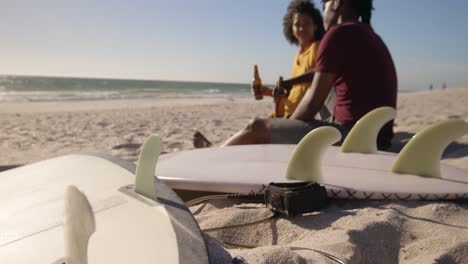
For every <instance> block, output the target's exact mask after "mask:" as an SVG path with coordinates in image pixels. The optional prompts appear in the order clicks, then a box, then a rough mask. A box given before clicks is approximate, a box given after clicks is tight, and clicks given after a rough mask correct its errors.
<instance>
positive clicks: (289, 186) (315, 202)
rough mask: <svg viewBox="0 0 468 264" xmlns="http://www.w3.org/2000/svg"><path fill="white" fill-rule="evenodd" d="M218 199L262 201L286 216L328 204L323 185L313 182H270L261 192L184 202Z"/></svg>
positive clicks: (191, 201) (194, 200) (192, 201)
mask: <svg viewBox="0 0 468 264" xmlns="http://www.w3.org/2000/svg"><path fill="white" fill-rule="evenodd" d="M220 199H233V200H238V201H242V202H253V203H264V204H265V205H266V207H267V208H268V209H270V210H271V211H273V212H275V213H277V214H281V215H285V216H287V217H294V216H296V215H301V214H305V213H310V212H314V211H317V210H319V209H322V208H324V207H326V206H328V204H329V199H328V196H327V190H326V189H325V187H323V186H321V185H319V184H317V183H313V182H292V183H270V184H268V186H266V189H265V191H264V192H262V193H249V194H240V193H233V194H219V195H209V196H203V197H199V198H196V199H193V200H190V201H188V202H187V203H186V204H187V206H193V205H196V204H199V203H202V202H205V201H208V200H220Z"/></svg>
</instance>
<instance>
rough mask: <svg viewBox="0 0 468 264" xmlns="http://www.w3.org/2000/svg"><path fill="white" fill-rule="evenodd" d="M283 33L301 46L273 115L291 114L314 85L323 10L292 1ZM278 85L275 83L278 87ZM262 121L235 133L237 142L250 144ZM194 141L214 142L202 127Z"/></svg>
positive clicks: (198, 145) (266, 90)
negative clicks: (256, 125) (209, 139)
mask: <svg viewBox="0 0 468 264" xmlns="http://www.w3.org/2000/svg"><path fill="white" fill-rule="evenodd" d="M283 33H284V36H285V37H286V39H287V40H288V42H289V43H291V44H293V45H297V46H298V47H299V51H298V52H297V54H296V55H295V57H294V60H293V68H292V72H291V79H288V80H284V81H283V82H282V83H281V84H280V85H281V88H284V89H285V91H287V93H286V95H287V96H286V97H282V98H281V100H280V101H279V104H280V105H279V110H280V111H278V112H280V115H279V116H275V112H273V113H271V114H270V115H269V117H270V118H273V117H285V118H287V117H289V116H290V115H291V114H292V113H293V112H294V110H295V109H296V107H297V105H298V104H299V102H300V101H301V99H302V97H303V96H304V94H305V92H306V90H307V89H308V88H309V87H310V85H311V82H312V79H313V76H314V72H313V71H312V69H313V68H314V67H315V62H316V59H317V51H318V47H319V44H320V40H321V39H322V37H323V36H324V34H325V29H324V27H323V19H322V15H321V14H320V11H319V10H318V9H317V8H315V6H314V4H313V3H311V2H310V0H293V1H292V2H291V3H290V4H289V6H288V9H287V11H286V14H285V16H284V18H283ZM252 88H253V87H252ZM278 88H279V87H276V88H275V89H278ZM261 92H262V94H263V95H264V96H273V94H274V89H272V88H269V87H266V86H262V89H261ZM324 112H325V113H324ZM326 112H327V109H326V108H324V109H323V111H322V112H321V116H322V117H324V116H325V117H326V116H327V115H328V116H329V115H330V114H329V113H326ZM263 121H264V119H259V118H256V119H254V120H253V121H251V122H250V123H249V125H248V126H247V127H246V128H244V129H243V130H241V131H239V132H238V133H237V134H236V135H234V136H233V138H235V142H238V144H249V143H250V142H251V140H250V136H249V135H250V134H249V133H248V132H247V131H250V130H251V127H252V126H253V125H255V123H258V122H263ZM233 138H231V139H233ZM244 139H245V140H244ZM229 141H230V140H228V142H229ZM193 143H194V146H195V147H196V148H202V147H209V146H211V143H210V142H209V141H208V140H207V139H206V138H205V137H204V136H203V135H202V134H201V133H200V132H199V131H196V132H195V134H194V136H193Z"/></svg>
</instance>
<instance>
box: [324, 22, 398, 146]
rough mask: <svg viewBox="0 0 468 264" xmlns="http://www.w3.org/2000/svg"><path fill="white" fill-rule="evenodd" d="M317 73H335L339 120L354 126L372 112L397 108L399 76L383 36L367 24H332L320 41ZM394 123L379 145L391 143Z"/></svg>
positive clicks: (386, 128) (381, 135)
mask: <svg viewBox="0 0 468 264" xmlns="http://www.w3.org/2000/svg"><path fill="white" fill-rule="evenodd" d="M315 71H316V72H326V73H334V74H336V75H337V77H338V78H337V80H336V82H335V91H336V101H335V107H334V112H335V113H334V114H335V120H336V121H337V122H338V123H340V124H342V125H344V126H345V127H346V128H348V129H350V128H351V127H352V126H353V125H354V124H355V123H356V122H357V121H358V120H359V119H360V118H361V117H362V116H364V115H365V114H366V113H368V112H369V111H371V110H373V109H375V108H378V107H381V106H391V107H394V108H396V100H397V76H396V71H395V66H394V64H393V60H392V57H391V55H390V52H389V51H388V48H387V46H386V45H385V44H384V42H383V41H382V39H381V38H380V37H379V36H378V35H377V34H376V33H375V32H374V30H373V29H372V28H371V27H370V26H369V25H367V24H363V23H358V22H346V23H343V24H339V25H335V26H333V27H331V28H330V29H329V30H328V32H327V33H326V34H325V36H324V37H323V39H322V41H321V42H320V46H319V50H318V57H317V64H316V67H315ZM392 137H393V122H390V123H388V124H387V125H385V126H384V127H383V129H382V131H381V133H380V134H379V140H378V141H379V146H385V145H389V144H390V141H391V139H392Z"/></svg>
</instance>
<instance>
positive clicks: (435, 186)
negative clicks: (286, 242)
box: [155, 145, 468, 200]
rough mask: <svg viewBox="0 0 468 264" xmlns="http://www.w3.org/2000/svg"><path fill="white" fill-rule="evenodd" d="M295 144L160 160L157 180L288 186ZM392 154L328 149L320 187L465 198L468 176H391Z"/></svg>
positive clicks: (182, 186)
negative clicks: (284, 184) (439, 177)
mask: <svg viewBox="0 0 468 264" xmlns="http://www.w3.org/2000/svg"><path fill="white" fill-rule="evenodd" d="M295 147H296V145H248V146H230V147H222V148H206V149H195V150H188V151H183V152H177V153H171V154H166V155H161V156H160V158H159V160H158V163H157V165H156V172H155V174H156V176H157V177H158V178H159V179H160V180H161V181H163V182H164V183H166V184H167V185H168V186H169V187H171V188H173V189H177V190H193V191H208V192H210V191H211V192H223V193H250V192H262V191H263V189H264V188H265V186H266V185H267V184H269V183H270V182H289V181H291V180H287V179H286V178H285V173H286V168H287V165H288V162H289V160H290V157H291V155H292V153H293V150H294V148H295ZM396 157H397V156H396V154H394V153H389V152H378V153H376V154H361V153H342V152H341V151H340V148H339V147H334V146H331V147H329V148H327V150H326V152H325V154H324V157H323V162H322V173H323V175H322V183H323V184H322V185H324V186H325V187H326V188H327V190H328V194H329V196H330V197H333V198H342V199H375V200H381V199H401V200H405V199H411V200H415V199H416V200H441V199H466V198H468V172H467V171H465V170H462V169H459V168H456V167H453V166H449V165H444V164H442V165H441V171H442V175H443V177H442V178H441V179H438V178H425V177H420V176H414V175H407V174H396V173H393V172H391V167H392V164H393V162H394V161H395V159H396Z"/></svg>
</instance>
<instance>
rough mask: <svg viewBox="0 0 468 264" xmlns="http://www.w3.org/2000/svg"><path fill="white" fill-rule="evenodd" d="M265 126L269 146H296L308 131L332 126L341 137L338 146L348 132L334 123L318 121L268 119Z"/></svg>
mask: <svg viewBox="0 0 468 264" xmlns="http://www.w3.org/2000/svg"><path fill="white" fill-rule="evenodd" d="M265 124H266V126H267V128H268V130H269V131H270V143H271V144H297V143H299V141H301V139H302V138H303V137H304V136H305V135H307V133H309V132H310V131H312V130H314V129H315V128H318V127H323V126H332V127H335V128H337V129H338V130H339V131H340V132H341V135H342V139H341V141H340V142H339V143H338V145H340V144H341V143H342V142H343V140H344V138H345V137H346V135H347V134H348V130H347V129H346V128H345V127H343V126H341V125H339V124H336V123H330V122H324V121H320V120H312V121H307V122H304V121H300V120H293V119H285V118H268V119H266V120H265Z"/></svg>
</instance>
